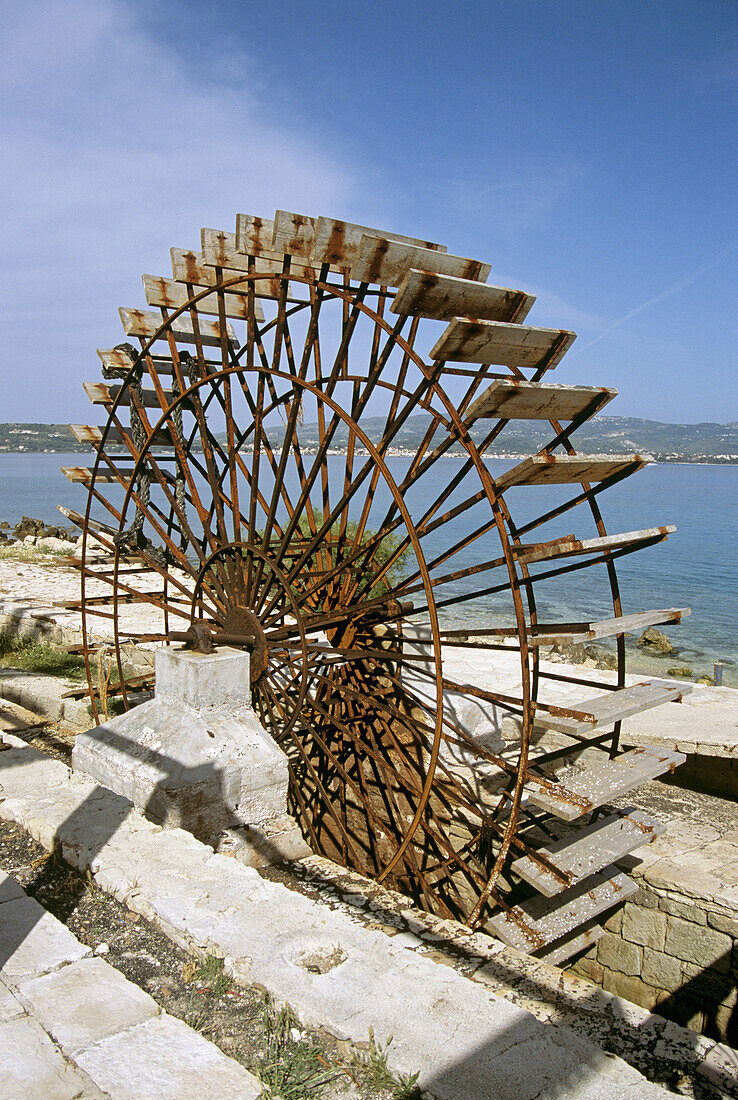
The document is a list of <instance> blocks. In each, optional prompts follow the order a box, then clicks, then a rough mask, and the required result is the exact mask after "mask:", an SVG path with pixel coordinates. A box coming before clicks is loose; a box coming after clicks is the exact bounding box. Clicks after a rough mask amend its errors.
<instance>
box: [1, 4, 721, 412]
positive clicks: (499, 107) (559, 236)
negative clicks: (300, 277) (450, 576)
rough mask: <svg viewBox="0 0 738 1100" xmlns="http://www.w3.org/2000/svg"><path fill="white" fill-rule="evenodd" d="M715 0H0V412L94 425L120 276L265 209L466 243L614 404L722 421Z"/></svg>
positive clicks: (126, 294) (125, 285) (452, 246)
mask: <svg viewBox="0 0 738 1100" xmlns="http://www.w3.org/2000/svg"><path fill="white" fill-rule="evenodd" d="M736 11H737V8H736V3H735V0H701V3H699V4H695V3H694V2H693V0H692V2H683V0H669V3H663V0H658V2H657V0H653V2H652V0H639V2H638V3H634V4H624V3H618V2H614V0H608V2H604V0H588V2H574V0H571V2H570V0H518V2H517V3H516V4H514V5H511V4H509V3H501V2H499V3H498V2H497V0H488V2H486V3H481V2H480V3H473V2H470V3H464V2H462V0H457V2H455V3H445V2H440V0H437V2H435V3H422V2H412V0H392V2H385V0H373V2H371V3H359V2H356V0H353V2H351V0H349V2H346V0H313V2H305V0H302V2H299V0H298V2H293V0H263V2H258V0H229V2H224V0H221V2H217V0H214V2H189V3H187V2H185V0H177V2H176V3H169V2H168V0H158V2H157V0H149V2H148V3H145V4H144V3H138V2H135V0H63V2H60V0H34V2H33V3H30V4H26V5H18V4H17V3H16V2H15V0H13V2H12V3H9V2H5V0H0V17H2V22H3V25H4V28H5V29H4V38H5V49H4V64H3V67H2V70H1V71H0V87H1V88H2V96H3V109H2V112H0V136H1V144H0V149H1V150H2V155H1V156H0V185H1V186H2V193H3V196H4V197H3V203H2V206H1V207H0V226H1V227H2V228H1V229H0V233H1V238H0V239H1V241H2V253H3V260H4V262H3V265H2V274H1V276H0V278H1V279H2V282H1V284H0V290H1V292H2V297H1V299H0V301H1V302H2V305H1V307H0V356H1V358H0V383H1V386H0V420H4V421H7V420H26V421H27V420H49V421H60V420H78V421H79V420H83V421H90V420H94V414H93V413H92V410H91V408H90V406H89V405H88V403H87V399H86V398H85V397H84V394H83V392H82V389H81V383H82V381H84V380H88V379H93V378H95V377H96V376H97V373H98V360H97V356H96V355H95V348H96V347H98V346H103V347H105V346H111V345H112V344H113V343H116V342H117V341H118V340H119V339H120V338H121V337H120V329H119V323H118V317H117V307H118V306H119V305H126V306H134V305H142V304H143V294H142V288H141V282H140V276H141V274H142V273H143V272H151V273H153V274H159V273H164V274H166V273H167V271H168V268H169V247H170V246H172V245H176V246H180V247H192V248H197V247H199V229H200V227H201V226H203V225H205V226H213V227H216V228H225V229H228V230H229V231H232V230H233V226H234V221H235V214H236V212H237V211H243V212H247V213H259V214H262V215H263V216H267V217H269V216H271V215H272V213H273V211H274V209H275V208H277V207H282V208H286V209H292V210H297V211H299V212H302V213H306V214H325V215H328V216H331V217H342V218H346V219H349V220H353V221H358V222H361V223H364V224H369V225H376V226H378V227H380V228H381V227H384V228H387V229H388V230H394V231H395V232H400V233H406V234H409V235H414V236H419V237H422V238H425V239H433V240H438V241H441V242H443V243H445V244H446V245H447V246H448V249H449V251H450V252H456V253H460V254H462V255H471V256H474V257H477V258H479V259H483V260H487V261H489V262H490V263H491V264H492V273H491V275H490V278H489V281H490V282H494V283H499V284H501V285H506V286H514V287H521V288H523V289H526V290H530V291H533V292H534V293H536V294H537V295H538V301H537V303H536V305H535V306H534V309H533V312H532V313H531V315H530V318H529V321H530V322H531V323H533V324H541V325H548V326H554V327H565V328H573V329H574V330H575V331H576V332H578V334H579V338H578V340H577V342H576V343H575V345H574V347H573V349H572V350H571V352H570V353H569V354H568V355H567V357H566V358H565V360H564V362H563V363H562V364H561V366H560V367H559V368H558V369H557V372H556V378H555V380H556V381H557V382H574V381H578V382H583V383H586V384H607V385H613V386H615V387H616V388H618V389H619V390H620V397H619V399H618V400H617V401H616V402H615V403H613V405H612V406H610V409H609V410H608V411H610V410H611V411H612V413H613V414H614V415H623V416H643V417H648V418H651V419H660V420H676V421H683V422H690V421H699V420H717V421H729V420H733V421H734V420H738V398H737V397H736V392H737V389H738V387H737V386H736V377H735V367H736V353H735V348H736V344H737V342H738V319H737V318H736V308H735V302H736V277H735V275H736V267H737V266H738V224H737V223H738V218H737V217H736V142H735V133H736V90H737V88H738V43H737V39H736V24H737V22H738V18H737V15H736Z"/></svg>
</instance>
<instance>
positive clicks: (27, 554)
mask: <svg viewBox="0 0 738 1100" xmlns="http://www.w3.org/2000/svg"><path fill="white" fill-rule="evenodd" d="M69 553H70V552H69V550H37V549H36V547H35V546H32V545H31V546H24V545H22V544H21V545H18V543H15V542H14V543H11V544H10V545H9V546H0V561H22V562H25V563H26V564H27V565H35V564H38V565H42V564H43V563H44V562H45V561H48V559H49V558H66V557H69Z"/></svg>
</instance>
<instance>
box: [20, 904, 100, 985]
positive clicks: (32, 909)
mask: <svg viewBox="0 0 738 1100" xmlns="http://www.w3.org/2000/svg"><path fill="white" fill-rule="evenodd" d="M89 954H90V948H89V947H85V946H84V945H83V944H81V943H79V942H78V941H77V940H76V939H75V938H74V936H73V935H72V933H71V932H70V931H69V929H68V928H65V927H64V925H63V924H62V923H61V922H60V921H58V920H57V919H56V917H52V916H51V914H50V913H47V912H46V910H45V909H43V908H42V907H41V906H40V905H39V904H38V902H37V901H35V900H34V899H33V898H26V897H24V898H19V899H18V900H17V901H8V902H6V903H5V904H4V905H0V966H1V969H2V972H3V975H4V977H5V978H6V979H8V980H9V981H11V982H14V983H17V982H20V981H23V980H24V979H26V978H35V977H39V976H40V975H41V974H47V973H49V971H51V970H56V969H57V967H60V966H63V965H64V963H71V962H77V961H78V960H79V959H83V958H84V957H85V956H86V955H89Z"/></svg>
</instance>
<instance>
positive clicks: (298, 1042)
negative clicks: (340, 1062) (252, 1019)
mask: <svg viewBox="0 0 738 1100" xmlns="http://www.w3.org/2000/svg"><path fill="white" fill-rule="evenodd" d="M297 1025H298V1020H297V1017H296V1016H295V1014H294V1012H293V1011H292V1009H291V1008H290V1006H289V1005H283V1006H282V1007H281V1008H277V1007H276V1005H275V1004H274V1003H273V1001H272V999H271V997H270V996H269V994H268V993H265V994H264V999H263V1002H262V1028H263V1044H262V1053H261V1055H260V1056H259V1058H258V1061H257V1064H256V1066H255V1067H254V1069H255V1072H256V1075H257V1076H258V1078H259V1080H260V1081H261V1083H262V1086H263V1089H262V1093H261V1095H262V1097H264V1098H271V1097H275V1098H276V1097H279V1100H308V1098H309V1097H311V1096H319V1095H320V1090H321V1089H322V1086H323V1085H325V1084H327V1082H328V1081H331V1080H333V1079H334V1078H336V1077H339V1076H341V1074H342V1073H344V1072H345V1071H343V1070H342V1069H341V1068H339V1067H332V1066H331V1064H330V1063H329V1061H328V1059H327V1058H326V1057H324V1056H323V1055H322V1054H321V1053H320V1051H319V1050H317V1049H316V1048H315V1046H313V1045H311V1044H310V1043H308V1042H306V1041H305V1040H304V1039H303V1038H302V1037H298V1038H295V1032H296V1031H297ZM298 1035H299V1032H298Z"/></svg>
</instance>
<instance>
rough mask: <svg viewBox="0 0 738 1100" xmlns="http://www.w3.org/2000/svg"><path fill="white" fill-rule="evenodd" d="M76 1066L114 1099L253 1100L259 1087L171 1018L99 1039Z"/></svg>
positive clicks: (82, 1053) (205, 1042)
mask: <svg viewBox="0 0 738 1100" xmlns="http://www.w3.org/2000/svg"><path fill="white" fill-rule="evenodd" d="M76 1061H77V1063H78V1064H79V1065H80V1066H81V1067H82V1068H83V1069H84V1070H85V1071H86V1072H87V1073H88V1074H89V1076H90V1077H91V1078H92V1080H93V1081H94V1082H95V1083H96V1084H97V1085H99V1087H100V1088H101V1089H103V1090H105V1091H106V1092H108V1093H110V1095H111V1096H114V1097H115V1100H203V1098H204V1097H214V1098H215V1097H217V1098H218V1100H256V1098H257V1097H258V1096H259V1095H260V1094H261V1085H260V1083H259V1082H258V1081H257V1079H256V1078H255V1077H254V1076H252V1074H250V1073H248V1072H247V1070H245V1069H244V1068H243V1067H242V1066H240V1065H239V1064H238V1063H237V1062H234V1061H233V1059H232V1058H228V1057H226V1056H225V1055H224V1054H223V1053H222V1052H221V1051H220V1050H218V1048H217V1047H216V1046H214V1045H213V1044H212V1043H210V1042H208V1040H207V1039H205V1038H203V1036H202V1035H199V1034H198V1033H197V1032H196V1031H193V1030H192V1029H191V1028H189V1027H187V1025H186V1024H184V1023H182V1021H181V1020H175V1019H174V1017H173V1016H160V1017H157V1018H155V1019H151V1020H146V1021H145V1022H144V1023H141V1024H137V1025H136V1026H135V1027H132V1028H129V1029H128V1030H127V1031H122V1032H119V1033H118V1034H117V1035H113V1036H111V1037H110V1038H108V1039H103V1040H101V1042H99V1043H95V1044H93V1045H92V1046H90V1047H87V1048H85V1049H84V1050H81V1051H79V1052H78V1053H77V1055H76Z"/></svg>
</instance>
